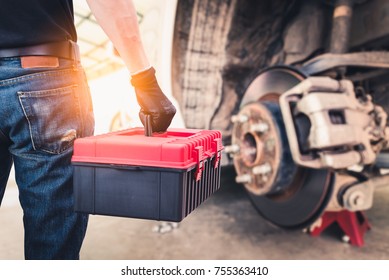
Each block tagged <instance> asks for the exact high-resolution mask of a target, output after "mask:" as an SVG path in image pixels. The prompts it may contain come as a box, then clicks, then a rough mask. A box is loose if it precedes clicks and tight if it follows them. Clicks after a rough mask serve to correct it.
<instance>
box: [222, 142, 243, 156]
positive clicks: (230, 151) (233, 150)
mask: <svg viewBox="0 0 389 280" xmlns="http://www.w3.org/2000/svg"><path fill="white" fill-rule="evenodd" d="M224 151H225V152H226V153H227V154H236V153H238V152H239V151H240V147H239V145H237V144H233V145H230V146H226V147H224Z"/></svg>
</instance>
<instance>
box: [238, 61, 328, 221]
mask: <svg viewBox="0 0 389 280" xmlns="http://www.w3.org/2000/svg"><path fill="white" fill-rule="evenodd" d="M303 79H305V76H304V75H302V74H300V73H298V72H297V71H295V70H294V69H291V68H288V67H274V68H269V69H268V70H266V71H264V72H263V73H261V74H260V75H258V76H257V77H256V78H255V79H254V81H253V82H252V83H251V84H250V86H249V87H248V89H247V90H246V92H245V95H244V97H243V99H242V103H241V110H242V109H243V108H244V107H245V106H246V105H248V104H250V103H253V102H259V103H261V102H264V101H265V102H274V103H278V98H279V96H280V94H282V93H284V92H286V91H287V90H289V89H291V88H292V87H294V86H295V85H297V84H298V83H299V82H301V81H302V80H303ZM280 129H284V128H282V127H281V128H280ZM281 168H283V167H282V165H281ZM236 169H237V172H238V170H239V168H236ZM278 172H280V171H278ZM238 175H240V174H239V173H238ZM285 184H287V185H285V186H283V187H282V188H281V189H282V190H283V191H282V192H278V193H271V194H266V195H258V194H257V193H255V192H253V191H250V188H248V187H246V190H247V193H248V194H249V197H250V200H251V202H252V203H253V205H254V207H255V208H256V210H257V211H258V212H259V214H260V215H261V216H263V217H264V218H265V219H266V220H268V221H269V222H270V223H272V224H274V225H277V226H279V227H282V228H288V229H301V228H304V227H307V226H309V225H310V224H312V223H313V222H315V221H316V219H317V218H319V217H320V215H321V214H322V213H323V211H324V209H325V208H326V206H327V204H328V201H329V200H330V198H331V195H332V188H333V175H332V173H331V172H330V171H329V170H319V169H309V168H305V167H297V168H296V172H295V173H294V176H293V178H291V179H290V180H289V181H288V182H286V183H285Z"/></svg>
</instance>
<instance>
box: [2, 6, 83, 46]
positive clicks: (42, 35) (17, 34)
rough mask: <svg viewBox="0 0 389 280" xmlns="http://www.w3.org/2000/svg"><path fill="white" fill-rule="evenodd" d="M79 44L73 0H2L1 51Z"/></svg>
mask: <svg viewBox="0 0 389 280" xmlns="http://www.w3.org/2000/svg"><path fill="white" fill-rule="evenodd" d="M69 39H71V40H73V41H76V40H77V34H76V29H75V26H74V16H73V1H72V0H0V48H13V47H25V46H31V45H37V44H42V43H49V42H59V41H65V40H69Z"/></svg>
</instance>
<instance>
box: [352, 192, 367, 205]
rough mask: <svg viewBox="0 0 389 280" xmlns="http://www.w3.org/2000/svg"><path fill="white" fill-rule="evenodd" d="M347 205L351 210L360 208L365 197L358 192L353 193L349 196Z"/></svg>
mask: <svg viewBox="0 0 389 280" xmlns="http://www.w3.org/2000/svg"><path fill="white" fill-rule="evenodd" d="M349 204H350V206H351V208H353V207H361V206H363V205H364V204H365V195H364V194H363V193H362V192H360V191H355V192H353V193H351V194H350V197H349Z"/></svg>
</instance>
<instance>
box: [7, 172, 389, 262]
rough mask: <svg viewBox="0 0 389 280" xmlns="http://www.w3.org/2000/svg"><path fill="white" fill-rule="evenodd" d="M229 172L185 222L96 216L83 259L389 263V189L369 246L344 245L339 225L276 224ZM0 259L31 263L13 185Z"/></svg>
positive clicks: (373, 219)
mask: <svg viewBox="0 0 389 280" xmlns="http://www.w3.org/2000/svg"><path fill="white" fill-rule="evenodd" d="M234 176H235V174H234V171H233V169H231V168H224V169H223V171H222V187H221V189H220V190H219V191H218V192H217V193H216V194H214V195H213V196H212V197H211V198H209V199H208V200H207V201H206V202H205V203H204V204H203V205H201V206H200V207H199V208H197V209H196V210H195V211H194V212H193V213H192V214H190V215H189V216H188V217H187V218H185V219H184V220H183V221H182V222H181V223H180V224H166V223H162V222H156V221H147V220H137V219H128V218H118V217H106V216H91V217H90V223H89V228H88V232H87V236H86V239H85V242H84V245H83V248H82V252H81V258H82V259H84V260H86V259H94V260H106V259H107V260H108V259H113V260H115V259H122V260H123V259H158V260H164V259H166V260H172V259H184V260H186V259H221V260H228V259H242V260H244V259H278V260H279V259H299V260H306V259H329V260H331V259H389V214H388V213H389V188H386V189H380V190H377V191H376V195H375V201H374V206H373V208H372V209H370V210H369V211H367V212H366V214H367V216H368V217H369V221H370V223H371V225H372V230H370V231H369V232H367V233H366V235H365V246H364V247H362V248H357V247H354V246H351V245H349V244H347V243H343V242H342V241H341V237H342V235H341V232H340V231H339V229H338V228H337V227H331V228H329V229H328V230H327V231H325V232H324V233H322V235H321V236H319V237H312V236H310V235H308V234H306V233H303V232H302V231H285V230H282V229H279V228H276V227H273V226H271V225H269V224H268V223H267V222H266V221H265V220H263V219H262V218H261V217H260V216H258V214H257V213H256V211H255V209H254V208H253V207H252V205H251V203H250V202H249V200H248V199H247V197H246V194H245V191H244V190H243V189H242V188H241V187H240V186H238V185H236V184H235V183H233V182H234ZM0 224H1V227H0V259H10V260H17V259H23V228H22V212H21V209H20V206H19V203H18V200H17V188H16V186H15V183H14V182H13V181H12V180H11V181H10V182H9V186H8V187H7V190H6V194H5V198H4V200H3V205H2V207H1V209H0Z"/></svg>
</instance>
